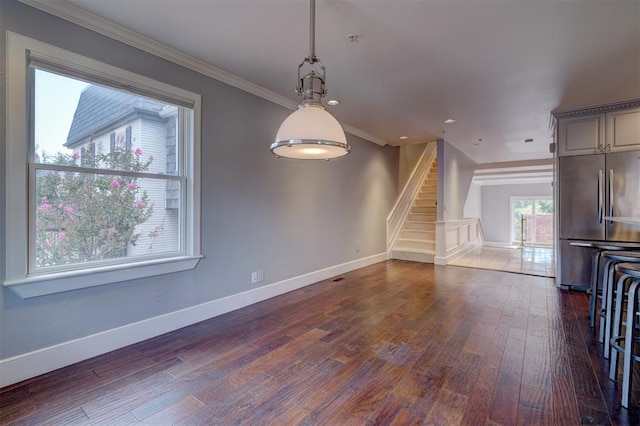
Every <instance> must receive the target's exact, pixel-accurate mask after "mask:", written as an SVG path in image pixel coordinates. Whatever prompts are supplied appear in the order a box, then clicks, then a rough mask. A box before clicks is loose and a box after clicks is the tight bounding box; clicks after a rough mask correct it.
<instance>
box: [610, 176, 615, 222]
mask: <svg viewBox="0 0 640 426" xmlns="http://www.w3.org/2000/svg"><path fill="white" fill-rule="evenodd" d="M614 199H615V197H614V196H613V169H609V216H612V217H613V202H614ZM610 223H613V221H610Z"/></svg>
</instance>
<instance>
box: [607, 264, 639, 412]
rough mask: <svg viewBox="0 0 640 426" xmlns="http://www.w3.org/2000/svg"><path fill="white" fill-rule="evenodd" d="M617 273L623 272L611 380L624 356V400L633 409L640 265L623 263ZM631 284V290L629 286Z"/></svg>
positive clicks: (610, 369) (617, 305)
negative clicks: (619, 358) (620, 356)
mask: <svg viewBox="0 0 640 426" xmlns="http://www.w3.org/2000/svg"><path fill="white" fill-rule="evenodd" d="M615 269H616V271H618V272H619V273H621V274H622V275H621V277H620V279H619V280H618V285H617V290H616V292H617V297H616V308H615V314H614V327H613V331H614V333H615V335H614V336H613V337H612V338H611V341H610V344H611V348H612V349H613V352H611V361H610V365H609V379H611V380H613V381H615V380H616V376H617V374H618V353H621V354H622V356H623V359H622V398H621V399H622V401H621V404H622V406H623V407H625V408H629V396H630V395H631V385H632V381H633V361H638V362H640V356H639V355H636V353H635V347H636V346H637V344H638V342H639V341H640V339H638V338H637V337H636V330H637V329H639V328H640V321H639V317H640V303H639V300H638V299H639V297H640V265H638V264H634V263H620V264H618V265H616V267H615ZM626 284H628V287H627V285H626ZM627 288H628V290H627V292H626V296H627V297H626V302H627V309H626V323H625V322H624V319H625V318H623V316H624V314H625V312H624V311H623V306H624V303H623V299H625V289H627ZM622 325H624V326H625V333H624V335H623V334H621V327H622Z"/></svg>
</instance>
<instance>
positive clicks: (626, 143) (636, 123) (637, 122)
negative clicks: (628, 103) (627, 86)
mask: <svg viewBox="0 0 640 426" xmlns="http://www.w3.org/2000/svg"><path fill="white" fill-rule="evenodd" d="M638 147H640V108H632V109H626V110H622V111H615V112H610V113H608V114H607V143H606V145H605V149H606V150H607V151H611V152H616V151H628V150H630V149H637V148H638Z"/></svg>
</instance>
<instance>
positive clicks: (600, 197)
mask: <svg viewBox="0 0 640 426" xmlns="http://www.w3.org/2000/svg"><path fill="white" fill-rule="evenodd" d="M603 180H604V179H603V172H602V170H598V223H602V213H603V210H604V208H603V205H602V204H603V192H604V186H603Z"/></svg>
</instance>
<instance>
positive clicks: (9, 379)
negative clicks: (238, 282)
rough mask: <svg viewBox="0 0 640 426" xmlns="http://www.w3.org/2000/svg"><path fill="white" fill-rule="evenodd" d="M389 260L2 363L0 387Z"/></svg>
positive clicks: (323, 273) (370, 260) (312, 276)
mask: <svg viewBox="0 0 640 426" xmlns="http://www.w3.org/2000/svg"><path fill="white" fill-rule="evenodd" d="M385 260H387V253H386V252H385V253H381V254H377V255H373V256H369V257H365V258H362V259H358V260H354V261H351V262H346V263H342V264H340V265H335V266H331V267H329V268H325V269H321V270H318V271H314V272H310V273H308V274H304V275H300V276H297V277H293V278H290V279H287V280H283V281H280V282H277V283H273V284H269V285H265V286H262V287H258V288H255V289H252V290H248V291H245V292H242V293H238V294H234V295H232V296H227V297H223V298H221V299H216V300H212V301H210V302H206V303H202V304H200V305H195V306H191V307H188V308H185V309H181V310H178V311H174V312H169V313H167V314H163V315H159V316H157V317H153V318H148V319H145V320H142V321H138V322H135V323H131V324H127V325H124V326H122V327H117V328H113V329H110V330H106V331H102V332H100V333H96V334H92V335H90V336H86V337H81V338H79V339H74V340H70V341H68V342H63V343H59V344H57V345H53V346H49V347H46V348H42V349H38V350H35V351H32V352H28V353H24V354H20V355H16V356H14V357H11V358H6V359H3V360H0V387H4V386H8V385H11V384H14V383H17V382H20V381H22V380H26V379H29V378H32V377H36V376H39V375H41V374H44V373H48V372H50V371H53V370H56V369H58V368H62V367H65V366H68V365H71V364H74V363H76V362H79V361H84V360H86V359H89V358H92V357H94V356H97V355H102V354H105V353H107V352H111V351H113V350H116V349H120V348H122V347H125V346H128V345H131V344H134V343H138V342H141V341H143V340H146V339H150V338H152V337H156V336H159V335H161V334H164V333H168V332H170V331H174V330H177V329H179V328H182V327H186V326H188V325H191V324H195V323H197V322H200V321H204V320H207V319H210V318H213V317H216V316H218V315H222V314H226V313H227V312H231V311H235V310H237V309H240V308H244V307H245V306H249V305H252V304H254V303H258V302H261V301H263V300H267V299H270V298H272V297H275V296H279V295H281V294H284V293H288V292H290V291H293V290H297V289H299V288H302V287H305V286H308V285H311V284H314V283H317V282H319V281H322V280H326V279H328V278H331V277H334V276H336V275H339V274H344V273H346V272H349V271H353V270H355V269H359V268H363V267H365V266H369V265H373V264H374V263H378V262H383V261H385Z"/></svg>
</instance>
